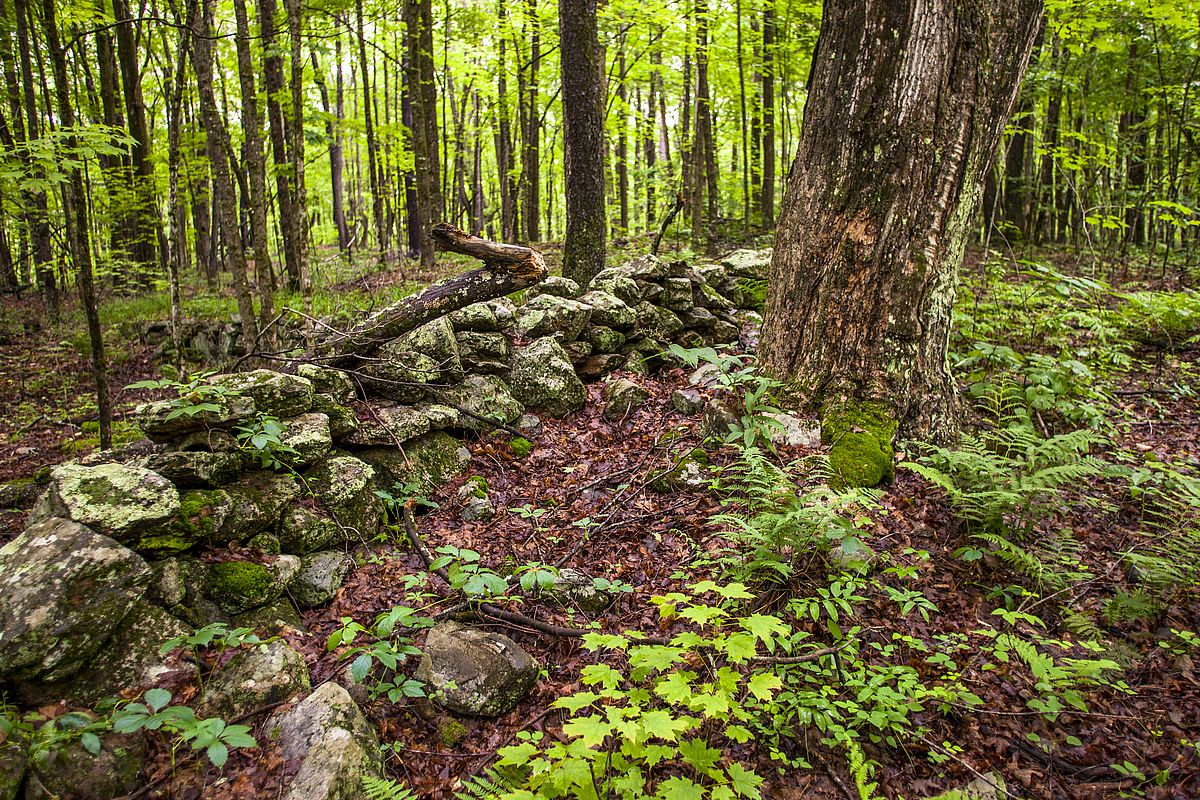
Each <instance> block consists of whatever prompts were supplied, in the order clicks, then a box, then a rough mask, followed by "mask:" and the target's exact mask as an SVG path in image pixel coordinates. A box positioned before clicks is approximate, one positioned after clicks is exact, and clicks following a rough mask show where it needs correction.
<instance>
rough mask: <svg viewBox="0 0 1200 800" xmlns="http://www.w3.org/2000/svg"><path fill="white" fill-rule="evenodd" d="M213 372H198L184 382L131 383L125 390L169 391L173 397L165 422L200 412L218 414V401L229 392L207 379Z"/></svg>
mask: <svg viewBox="0 0 1200 800" xmlns="http://www.w3.org/2000/svg"><path fill="white" fill-rule="evenodd" d="M215 374H216V373H215V372H211V371H209V372H198V373H195V374H193V375H190V376H188V378H187V379H186V380H182V381H176V380H171V379H170V378H163V379H160V380H147V381H138V382H137V383H131V384H129V385H128V386H126V387H125V388H126V389H149V390H152V391H164V390H165V391H171V392H174V393H175V397H174V398H172V399H171V401H170V403H171V410H170V411H169V412H167V416H166V417H165V419H166V420H167V421H170V420H173V419H176V418H178V417H183V416H187V417H194V416H196V415H197V414H200V413H202V412H205V411H207V412H212V413H218V414H219V413H220V412H221V406H220V405H219V404H218V401H220V400H222V399H224V398H225V397H227V396H228V394H229V391H228V390H227V389H225V388H224V387H222V386H215V385H213V384H211V383H209V382H208V379H209V378H211V377H212V376H213V375H215Z"/></svg>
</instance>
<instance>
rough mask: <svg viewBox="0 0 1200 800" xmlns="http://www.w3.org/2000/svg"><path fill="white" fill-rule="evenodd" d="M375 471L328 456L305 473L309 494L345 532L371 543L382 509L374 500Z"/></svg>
mask: <svg viewBox="0 0 1200 800" xmlns="http://www.w3.org/2000/svg"><path fill="white" fill-rule="evenodd" d="M374 478H375V470H374V468H372V467H371V465H370V464H368V463H366V462H364V461H362V460H361V459H358V458H355V457H354V456H350V455H332V456H328V457H326V458H324V459H322V460H321V461H318V462H317V463H316V464H315V465H313V466H312V467H310V468H309V469H308V471H307V472H305V473H304V479H305V481H306V483H307V484H308V491H309V493H310V494H311V495H312V496H313V497H314V498H315V499H316V501H317V502H318V503H320V505H321V507H322V508H324V509H325V510H326V511H328V512H329V514H330V515H331V516H332V517H333V518H334V519H335V520H337V522H338V524H339V525H341V526H342V527H344V528H353V529H355V530H357V531H358V532H359V535H360V537H361V538H363V539H371V538H372V537H373V536H374V535H375V531H376V530H377V529H378V527H379V519H380V517H381V516H382V514H383V506H382V504H381V502H380V500H379V497H378V496H376V494H375V490H376V489H377V488H378V486H377V484H376V483H375V480H374Z"/></svg>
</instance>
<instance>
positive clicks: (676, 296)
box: [658, 278, 696, 311]
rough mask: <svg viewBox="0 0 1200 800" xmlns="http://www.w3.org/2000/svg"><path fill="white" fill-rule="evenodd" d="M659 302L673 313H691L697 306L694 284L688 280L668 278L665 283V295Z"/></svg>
mask: <svg viewBox="0 0 1200 800" xmlns="http://www.w3.org/2000/svg"><path fill="white" fill-rule="evenodd" d="M658 302H659V303H660V304H661V305H663V306H666V307H667V308H669V309H671V310H672V311H690V310H691V309H693V308H694V307H695V306H696V299H695V297H694V296H693V295H692V282H691V281H690V280H688V279H687V278H667V279H666V280H665V281H663V293H662V296H661V297H659V299H658Z"/></svg>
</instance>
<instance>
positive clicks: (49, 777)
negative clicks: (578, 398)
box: [25, 733, 146, 800]
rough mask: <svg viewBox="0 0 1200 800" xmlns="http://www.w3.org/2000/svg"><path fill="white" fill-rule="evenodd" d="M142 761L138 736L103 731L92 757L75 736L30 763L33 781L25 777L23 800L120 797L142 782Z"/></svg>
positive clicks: (142, 741)
mask: <svg viewBox="0 0 1200 800" xmlns="http://www.w3.org/2000/svg"><path fill="white" fill-rule="evenodd" d="M145 760H146V741H145V738H144V737H141V736H123V735H121V734H118V733H109V734H105V735H103V736H101V737H100V752H99V754H97V755H94V756H93V755H92V754H91V753H89V752H88V751H87V750H85V749H84V748H83V745H82V744H80V743H79V740H77V739H76V740H70V741H66V742H63V743H62V744H61V745H60V746H59V747H58V748H56V749H55V750H52V751H50V752H49V753H47V754H46V756H45V758H43V759H41V760H39V761H38V762H37V763H35V764H31V765H30V769H31V772H32V773H33V774H34V775H35V776H36V780H35V779H33V778H30V779H28V780H26V782H25V784H26V785H25V800H54V798H60V797H88V798H108V797H123V796H125V795H127V794H129V793H130V792H132V791H134V790H135V789H137V788H138V787H139V786H140V785H142V783H143V781H142V779H141V772H142V767H143V765H144V764H145Z"/></svg>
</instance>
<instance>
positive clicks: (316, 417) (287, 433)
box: [279, 412, 333, 469]
mask: <svg viewBox="0 0 1200 800" xmlns="http://www.w3.org/2000/svg"><path fill="white" fill-rule="evenodd" d="M279 441H280V443H281V444H282V445H283V446H284V447H287V448H291V449H292V450H294V451H295V454H291V453H288V454H287V455H285V456H283V457H282V460H284V461H286V462H287V463H288V465H289V466H291V467H292V468H294V469H300V468H302V467H306V466H308V465H309V464H312V463H314V462H316V461H319V460H321V459H322V458H324V457H325V456H326V455H328V454H329V451H330V449H332V447H333V435H332V433H331V432H330V430H329V417H328V416H326V415H325V414H321V413H319V412H312V413H308V414H300V415H299V416H296V417H291V418H289V419H287V420H286V421H285V422H284V430H283V433H282V434H280V436H279Z"/></svg>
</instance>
